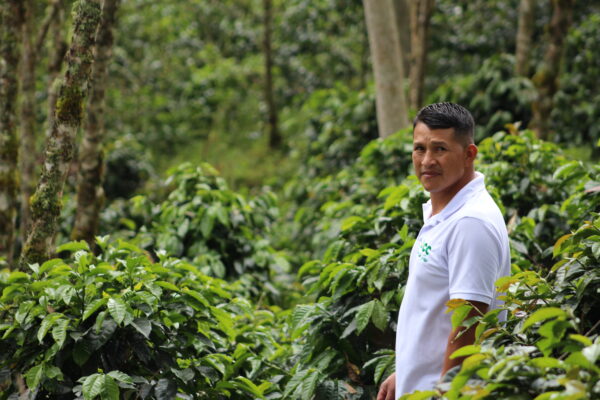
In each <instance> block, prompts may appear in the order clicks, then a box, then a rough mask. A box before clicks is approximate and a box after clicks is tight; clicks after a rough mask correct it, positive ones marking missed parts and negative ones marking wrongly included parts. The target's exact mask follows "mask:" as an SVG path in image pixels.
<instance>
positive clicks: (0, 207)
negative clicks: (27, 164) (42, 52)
mask: <svg viewBox="0 0 600 400" xmlns="http://www.w3.org/2000/svg"><path fill="white" fill-rule="evenodd" d="M21 19H22V9H21V1H20V0H8V1H4V2H2V4H0V256H2V257H5V259H6V261H7V262H8V264H9V265H11V264H12V260H13V256H14V254H13V251H14V238H15V218H16V211H17V204H18V175H17V154H18V147H19V146H18V141H17V133H16V107H15V105H16V103H17V91H18V82H17V76H18V73H17V66H18V64H19V58H20V54H19V42H20V36H21V32H20V31H21Z"/></svg>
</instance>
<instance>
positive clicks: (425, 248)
mask: <svg viewBox="0 0 600 400" xmlns="http://www.w3.org/2000/svg"><path fill="white" fill-rule="evenodd" d="M429 253H431V246H430V245H429V244H427V242H423V243H421V246H419V251H418V252H417V256H418V257H419V260H421V261H423V262H427V260H428V257H429Z"/></svg>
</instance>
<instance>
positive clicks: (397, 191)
mask: <svg viewBox="0 0 600 400" xmlns="http://www.w3.org/2000/svg"><path fill="white" fill-rule="evenodd" d="M408 191H409V189H408V187H407V186H405V185H400V186H398V187H396V188H394V190H393V191H392V193H391V194H390V195H389V196H388V197H387V199H385V205H384V206H383V209H384V210H389V209H390V208H392V207H394V206H396V205H397V204H399V203H400V201H402V199H404V198H405V197H406V195H407V194H408Z"/></svg>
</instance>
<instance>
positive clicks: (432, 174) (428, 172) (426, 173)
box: [421, 171, 440, 178]
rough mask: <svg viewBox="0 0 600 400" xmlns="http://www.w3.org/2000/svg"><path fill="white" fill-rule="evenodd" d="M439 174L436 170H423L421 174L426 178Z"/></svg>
mask: <svg viewBox="0 0 600 400" xmlns="http://www.w3.org/2000/svg"><path fill="white" fill-rule="evenodd" d="M439 174H440V173H439V172H435V171H423V172H421V176H422V177H424V178H431V177H434V176H437V175H439Z"/></svg>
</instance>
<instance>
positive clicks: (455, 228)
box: [396, 172, 510, 397]
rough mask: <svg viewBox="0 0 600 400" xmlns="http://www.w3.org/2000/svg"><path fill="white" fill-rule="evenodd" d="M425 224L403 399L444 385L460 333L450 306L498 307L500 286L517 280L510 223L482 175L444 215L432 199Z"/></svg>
mask: <svg viewBox="0 0 600 400" xmlns="http://www.w3.org/2000/svg"><path fill="white" fill-rule="evenodd" d="M423 218H424V221H425V224H424V225H423V227H422V228H421V231H420V232H419V235H418V237H417V240H416V242H415V245H414V246H413V249H412V251H411V254H410V263H409V274H408V282H407V284H406V291H405V293H404V298H403V300H402V305H401V307H400V313H399V315H398V326H397V332H396V397H400V396H401V395H402V394H405V393H410V392H413V391H415V390H429V389H432V388H433V387H434V385H435V384H436V383H437V382H438V381H439V379H440V377H441V373H442V368H443V362H444V355H445V351H446V345H447V341H448V336H449V335H450V332H451V330H452V323H451V321H450V317H451V313H446V312H445V311H446V302H447V301H448V300H450V299H465V300H472V301H480V302H483V303H486V304H488V305H490V309H493V308H496V307H497V306H498V305H499V302H498V301H497V300H496V299H495V297H496V293H495V288H494V282H495V281H496V280H497V279H498V278H500V277H502V276H506V275H509V274H510V249H509V245H508V234H507V231H506V225H505V223H504V218H503V217H502V213H501V212H500V210H499V208H498V206H497V205H496V203H494V200H493V199H492V197H491V196H490V195H489V193H488V192H487V190H486V188H485V185H484V176H483V174H481V173H478V172H477V173H476V177H475V178H474V179H473V180H472V181H471V182H469V183H468V184H467V185H465V186H464V187H463V188H462V189H461V190H460V191H459V192H458V193H457V194H456V195H455V196H454V197H453V198H452V200H451V201H450V202H449V203H448V204H447V205H446V207H444V209H443V210H442V211H441V212H440V213H438V214H436V215H434V216H431V201H429V202H427V203H426V204H424V205H423Z"/></svg>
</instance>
